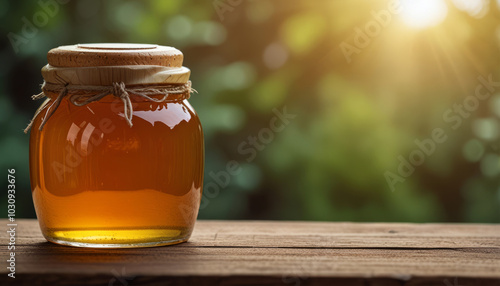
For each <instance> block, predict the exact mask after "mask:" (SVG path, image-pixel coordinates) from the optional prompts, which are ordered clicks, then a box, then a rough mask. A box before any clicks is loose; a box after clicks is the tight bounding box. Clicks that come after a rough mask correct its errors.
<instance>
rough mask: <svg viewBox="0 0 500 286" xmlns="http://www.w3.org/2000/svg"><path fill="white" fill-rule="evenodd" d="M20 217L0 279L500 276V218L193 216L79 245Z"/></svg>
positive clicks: (165, 281) (395, 281)
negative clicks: (147, 233) (169, 232)
mask: <svg viewBox="0 0 500 286" xmlns="http://www.w3.org/2000/svg"><path fill="white" fill-rule="evenodd" d="M0 222H1V223H2V224H3V225H4V226H5V227H6V225H7V221H6V220H0ZM17 223H18V227H17V232H16V235H17V240H16V278H15V279H12V278H8V277H7V271H8V270H7V268H6V267H2V268H0V269H1V273H2V276H1V278H0V284H1V285H9V284H12V285H214V284H215V285H441V286H464V285H500V225H484V224H400V223H391V224H389V223H366V224H363V223H327V222H266V221H260V222H251V221H198V223H197V225H196V227H195V232H194V233H193V236H192V238H191V239H190V241H189V242H188V243H183V244H180V245H176V246H167V247H157V248H141V249H85V248H74V247H67V246H59V245H54V244H51V243H48V242H46V241H45V239H44V238H43V237H42V235H41V233H40V230H39V228H38V223H37V222H36V220H18V221H17ZM0 239H1V241H0V244H1V245H2V246H1V247H2V248H1V249H2V250H1V253H2V261H4V265H5V266H6V265H7V263H6V262H5V259H3V258H8V256H7V255H8V250H7V243H8V237H7V233H6V232H5V231H4V232H2V233H1V235H0Z"/></svg>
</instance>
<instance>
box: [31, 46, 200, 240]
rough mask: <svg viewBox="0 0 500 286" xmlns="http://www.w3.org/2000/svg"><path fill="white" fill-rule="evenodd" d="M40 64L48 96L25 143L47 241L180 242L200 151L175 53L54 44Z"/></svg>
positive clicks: (192, 210)
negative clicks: (45, 61)
mask: <svg viewBox="0 0 500 286" xmlns="http://www.w3.org/2000/svg"><path fill="white" fill-rule="evenodd" d="M179 58H180V63H179ZM48 59H49V65H47V66H46V67H45V68H44V69H43V70H42V74H43V76H44V79H45V84H44V86H43V88H42V90H43V95H44V96H46V97H48V99H47V101H46V102H45V103H44V104H42V106H41V107H40V108H39V110H38V111H37V115H35V118H34V120H33V121H32V126H31V137H30V176H31V187H32V195H33V201H34V205H35V209H36V214H37V217H38V221H39V223H40V228H41V230H42V233H43V235H44V236H45V238H46V239H47V240H48V241H50V242H54V243H58V244H64V245H72V246H81V247H146V246H159V245H168V244H175V243H180V242H183V241H187V240H188V238H189V237H190V235H191V232H192V230H193V227H194V223H195V220H196V216H197V214H198V208H199V205H200V199H201V191H202V183H203V158H204V147H203V133H202V128H201V124H200V120H199V118H198V116H197V115H196V113H195V111H194V109H193V108H192V107H191V106H190V105H189V103H188V101H187V98H188V97H189V95H190V92H191V89H190V82H188V81H187V79H188V78H189V70H188V69H187V68H184V67H182V66H181V65H182V53H180V51H178V50H176V49H173V48H170V47H161V46H156V45H130V44H121V45H120V44H94V45H78V46H65V47H59V48H56V49H54V50H51V51H50V52H49V56H48ZM138 70H139V71H140V72H138ZM53 81H58V82H56V83H54V82H53ZM49 86H50V88H49ZM183 88H184V89H183ZM99 94H100V95H99ZM145 94H147V95H145ZM140 95H145V96H140ZM96 96H97V97H96Z"/></svg>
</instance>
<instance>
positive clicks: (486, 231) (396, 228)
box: [0, 220, 500, 248]
mask: <svg viewBox="0 0 500 286" xmlns="http://www.w3.org/2000/svg"><path fill="white" fill-rule="evenodd" d="M16 235H17V237H18V241H17V243H18V244H27V245H31V244H33V243H40V242H45V239H44V238H43V236H42V234H41V233H40V230H39V227H38V223H37V222H36V220H19V221H18V230H17V233H16ZM6 237H7V233H5V232H3V233H1V234H0V244H3V245H5V242H6V241H7V240H6ZM180 246H181V247H200V246H225V247H227V246H240V247H315V248H321V247H323V248H335V247H338V248H346V247H351V248H387V247H390V248H465V247H500V225H489V224H409V223H330V222H275V221H269V222H266V221H264V222H262V221H260V222H254V221H245V222H228V221H203V220H202V221H198V223H197V224H196V227H195V230H194V233H193V236H192V238H191V239H190V243H188V244H181V245H180Z"/></svg>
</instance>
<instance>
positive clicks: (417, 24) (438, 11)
mask: <svg viewBox="0 0 500 286" xmlns="http://www.w3.org/2000/svg"><path fill="white" fill-rule="evenodd" d="M401 6H402V8H403V9H402V10H401V13H400V16H401V19H402V20H403V22H404V23H405V24H406V25H408V26H409V27H412V28H416V29H423V28H428V27H432V26H436V25H438V24H440V23H441V22H443V20H444V19H445V18H446V14H448V7H447V6H446V3H445V2H444V1H443V0H402V1H401Z"/></svg>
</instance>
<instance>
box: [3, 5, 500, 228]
mask: <svg viewBox="0 0 500 286" xmlns="http://www.w3.org/2000/svg"><path fill="white" fill-rule="evenodd" d="M458 2H460V1H447V2H446V3H447V7H448V11H447V17H446V19H445V20H444V22H443V23H441V24H440V25H439V26H437V27H434V28H429V29H424V30H414V29H413V30H412V29H410V28H409V27H407V26H405V24H404V23H403V21H401V19H399V18H398V17H397V15H392V16H391V22H390V24H389V25H388V26H387V27H383V29H382V30H381V31H380V33H378V34H377V35H376V36H374V37H372V38H371V39H370V43H369V45H368V46H367V47H364V48H362V49H361V50H360V52H359V53H355V54H353V55H352V61H351V62H350V63H348V61H347V60H346V58H345V57H344V54H343V53H342V50H341V49H340V47H339V45H340V44H341V43H342V42H348V43H351V44H352V43H353V40H354V38H355V37H356V33H357V32H356V28H361V29H363V27H365V25H366V24H367V23H369V22H370V21H372V20H374V18H373V17H374V16H373V15H372V13H371V12H372V11H381V10H383V9H386V7H387V5H388V2H387V1H367V0H366V1H361V0H354V1H340V0H339V1H326V0H324V1H305V0H275V1H271V0H259V1H251V0H249V1H242V2H241V3H239V2H238V1H224V0H216V1H194V0H189V1H187V0H184V1H181V0H168V1H161V0H155V1H130V0H128V1H118V0H110V1H99V0H86V1H82V0H81V1H69V3H67V4H61V5H58V9H59V11H57V13H55V15H53V16H50V17H49V19H48V21H47V23H46V25H43V26H42V27H38V29H37V30H38V31H37V32H36V33H35V34H34V35H33V36H32V37H26V42H23V43H22V44H19V46H18V48H19V51H18V52H17V53H16V52H15V48H14V47H13V45H12V43H11V41H10V40H9V36H8V35H9V33H15V34H16V35H21V36H22V29H23V25H24V23H25V22H23V21H24V20H23V19H27V20H28V21H32V20H33V16H34V15H35V14H36V13H37V12H39V11H43V7H41V6H40V4H39V2H38V1H6V0H1V1H0V18H1V22H2V26H1V31H2V35H3V37H2V38H1V39H0V44H1V46H2V49H1V52H0V61H1V62H2V64H1V65H0V76H1V77H0V94H1V95H0V128H1V130H2V132H1V134H0V158H1V161H0V170H4V174H5V175H6V172H7V171H6V169H7V168H16V170H17V173H16V174H17V178H18V180H17V182H18V185H17V188H18V195H19V197H18V202H17V207H18V216H20V217H34V215H35V214H34V211H33V205H32V202H31V196H30V186H29V170H28V138H29V136H27V135H24V134H23V133H22V129H23V128H24V127H25V125H26V124H27V123H28V121H29V118H30V116H31V115H32V114H33V112H34V111H35V110H36V108H37V105H38V104H39V102H31V101H30V95H31V94H35V93H38V91H39V84H40V83H41V81H42V78H41V76H40V72H39V71H40V68H41V67H42V66H43V65H45V64H46V53H47V51H48V50H50V49H51V48H54V47H56V46H60V45H67V44H75V43H93V42H145V43H156V44H160V45H170V46H174V47H177V48H178V49H180V50H182V51H183V53H184V56H185V62H184V65H185V66H187V67H189V68H191V70H192V81H193V84H194V87H195V88H196V89H197V90H198V92H199V94H195V95H193V96H192V97H191V99H190V102H191V104H192V105H193V106H194V108H195V109H196V110H197V112H198V113H199V115H200V118H201V120H202V123H203V127H204V132H205V140H206V141H205V144H206V171H205V172H206V173H205V183H208V182H210V181H213V178H212V177H211V176H210V172H214V173H217V172H219V171H222V170H224V169H225V168H226V164H227V162H228V161H231V160H236V161H238V162H240V163H241V166H242V172H240V173H239V174H238V175H236V176H232V177H231V181H230V183H229V185H228V186H227V187H224V188H222V189H221V191H220V193H219V195H218V196H217V197H216V198H210V199H209V200H208V204H207V206H206V207H205V208H203V209H202V210H201V211H200V216H199V217H200V218H214V219H292V220H295V219H297V220H298V219H302V220H330V221H339V220H347V221H410V222H433V221H456V222H459V221H460V222H497V223H498V222H500V207H499V206H500V184H499V183H500V180H499V178H500V157H499V147H500V144H499V143H500V142H499V140H500V139H499V124H500V92H498V91H497V92H496V95H494V96H492V98H491V99H490V100H488V101H484V102H481V104H480V106H479V108H478V109H477V110H476V111H475V112H473V113H471V115H470V116H469V117H468V118H466V119H464V120H463V124H462V125H461V127H460V128H458V129H457V130H452V129H450V128H449V127H450V126H449V123H447V122H445V121H444V120H443V114H444V113H445V111H446V110H447V109H449V108H453V105H454V104H457V103H461V102H462V101H463V99H464V98H466V97H467V96H469V95H473V94H474V90H475V87H476V86H477V85H478V84H479V82H478V80H477V77H478V76H479V75H483V76H487V75H489V74H491V75H492V76H493V78H496V79H500V56H499V43H500V36H499V35H500V34H499V31H500V12H499V5H500V4H498V3H497V2H495V1H483V2H484V3H483V5H484V6H485V7H482V9H483V10H485V9H486V10H487V11H486V12H485V13H482V14H481V15H479V16H478V14H477V13H476V14H474V13H471V12H470V11H466V10H464V9H459V8H463V7H461V6H459V5H457V3H458ZM475 2H478V1H475ZM479 2H481V1H479ZM231 3H238V4H237V5H236V4H231ZM224 5H225V6H224ZM24 17H25V18H24ZM11 35H12V34H11ZM499 91H500V89H499ZM284 107H286V109H287V111H288V112H289V113H292V114H295V115H296V117H295V118H294V119H292V120H291V122H290V124H288V125H286V128H285V129H284V130H283V131H282V132H278V133H276V134H274V136H273V137H274V138H273V140H272V141H271V142H270V143H269V144H264V145H263V148H262V150H260V151H258V152H257V156H256V158H255V159H254V160H250V161H248V160H247V159H248V157H249V156H247V155H245V154H243V153H242V152H241V151H238V147H239V146H240V145H241V144H242V143H243V142H248V140H249V136H257V135H258V134H259V132H261V131H262V130H263V128H267V127H269V124H270V120H271V119H272V118H273V117H274V116H275V113H274V112H273V109H278V110H282V109H283V108H284ZM435 128H443V129H444V130H446V134H447V136H448V140H447V141H446V142H444V143H442V144H439V145H438V146H437V147H436V151H435V152H434V153H433V154H432V155H430V156H428V157H426V158H425V162H424V163H423V164H422V165H421V166H417V167H416V168H415V172H414V173H413V174H412V175H411V176H409V177H408V178H405V181H404V182H402V183H398V184H396V190H395V191H391V188H390V186H389V185H388V183H387V181H386V178H385V177H384V173H385V172H387V171H390V172H394V173H397V168H398V165H399V161H398V156H403V157H405V158H408V156H409V154H410V152H411V151H412V150H415V149H416V148H417V146H416V145H415V143H414V141H415V140H416V139H418V140H423V139H425V138H430V137H431V133H432V130H433V129H435ZM5 185H6V184H5ZM5 196H6V192H5ZM1 202H2V210H5V209H6V208H5V207H6V205H5V204H6V200H4V199H2V200H1ZM0 216H2V217H5V216H6V210H5V211H2V212H1V213H0Z"/></svg>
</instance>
